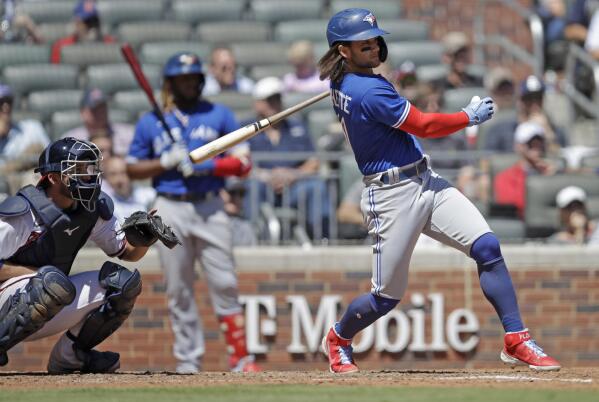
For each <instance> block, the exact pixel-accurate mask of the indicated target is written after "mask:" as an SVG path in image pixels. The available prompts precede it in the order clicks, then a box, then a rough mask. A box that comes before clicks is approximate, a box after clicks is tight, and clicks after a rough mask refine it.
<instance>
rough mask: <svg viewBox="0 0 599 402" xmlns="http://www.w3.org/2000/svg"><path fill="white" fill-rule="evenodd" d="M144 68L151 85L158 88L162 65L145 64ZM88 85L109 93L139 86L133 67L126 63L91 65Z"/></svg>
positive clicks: (88, 70) (88, 73)
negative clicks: (132, 70)
mask: <svg viewBox="0 0 599 402" xmlns="http://www.w3.org/2000/svg"><path fill="white" fill-rule="evenodd" d="M142 69H143V72H144V73H145V75H146V77H147V79H148V82H149V83H150V85H151V86H152V87H153V88H156V89H158V87H159V85H160V74H161V73H160V70H161V68H160V66H157V65H144V66H142ZM87 86H88V87H89V88H100V89H101V90H102V91H104V92H106V93H107V94H113V93H114V92H117V91H126V90H129V89H137V88H139V85H138V84H137V81H136V80H135V77H134V76H133V73H132V72H131V68H130V67H129V65H128V64H126V63H121V64H104V65H97V66H90V67H89V68H88V69H87Z"/></svg>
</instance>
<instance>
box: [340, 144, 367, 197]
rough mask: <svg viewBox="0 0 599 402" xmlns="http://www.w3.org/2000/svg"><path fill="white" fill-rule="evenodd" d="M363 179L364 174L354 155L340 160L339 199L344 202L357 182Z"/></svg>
mask: <svg viewBox="0 0 599 402" xmlns="http://www.w3.org/2000/svg"><path fill="white" fill-rule="evenodd" d="M361 178H362V173H361V172H360V170H359V169H358V166H357V165H356V159H355V157H354V155H346V156H343V157H341V159H340V160H339V199H340V200H342V199H343V197H345V194H347V191H348V190H349V189H350V188H351V186H352V184H354V183H355V182H356V181H357V180H360V179H361Z"/></svg>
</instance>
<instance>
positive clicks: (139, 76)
mask: <svg viewBox="0 0 599 402" xmlns="http://www.w3.org/2000/svg"><path fill="white" fill-rule="evenodd" d="M121 53H122V55H123V57H124V58H125V61H126V62H127V64H129V67H130V68H131V71H132V72H133V75H134V76H135V79H136V80H137V83H138V84H139V86H140V88H141V89H142V90H143V91H144V93H145V94H146V97H147V98H148V101H150V105H151V106H152V109H153V112H154V114H155V115H156V117H157V118H158V120H160V123H161V124H162V127H164V129H165V130H166V133H167V134H168V136H169V138H170V139H171V141H172V142H177V141H176V140H175V137H173V134H172V133H171V129H170V127H169V126H168V124H166V120H165V119H164V114H162V110H161V109H160V106H158V102H156V98H154V92H153V91H152V86H151V85H150V83H149V82H148V79H147V78H146V75H145V74H144V72H143V70H142V69H141V64H140V63H139V60H138V59H137V56H135V52H134V51H133V48H132V47H131V45H129V44H128V43H124V44H123V45H122V46H121Z"/></svg>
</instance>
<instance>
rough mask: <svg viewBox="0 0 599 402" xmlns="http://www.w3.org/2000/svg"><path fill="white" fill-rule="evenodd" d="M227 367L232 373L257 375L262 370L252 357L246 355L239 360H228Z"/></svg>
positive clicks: (232, 358)
mask: <svg viewBox="0 0 599 402" xmlns="http://www.w3.org/2000/svg"><path fill="white" fill-rule="evenodd" d="M229 367H231V372H233V373H259V372H261V371H262V368H261V367H260V366H258V365H257V364H256V362H255V358H254V355H247V356H245V357H242V358H241V359H235V358H234V357H231V358H229Z"/></svg>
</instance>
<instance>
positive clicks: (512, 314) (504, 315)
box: [470, 233, 524, 332]
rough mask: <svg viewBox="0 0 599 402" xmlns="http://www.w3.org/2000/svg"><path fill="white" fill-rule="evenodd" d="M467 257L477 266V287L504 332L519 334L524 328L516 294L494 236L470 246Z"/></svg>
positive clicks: (489, 234)
mask: <svg viewBox="0 0 599 402" xmlns="http://www.w3.org/2000/svg"><path fill="white" fill-rule="evenodd" d="M470 256H471V257H472V258H473V259H474V260H475V261H476V262H477V264H478V277H479V279H480V287H481V288H482V290H483V293H484V295H485V297H486V298H487V300H489V302H490V303H491V304H492V305H493V307H494V308H495V311H496V312H497V315H499V318H500V319H501V324H502V325H503V328H504V330H505V332H518V331H522V330H523V329H524V324H523V323H522V318H521V317H520V310H519V308H518V300H517V298H516V292H515V291H514V285H513V284H512V279H511V278H510V273H509V272H508V270H507V266H506V265H505V261H504V260H503V256H502V255H501V248H500V246H499V241H498V240H497V237H495V235H494V234H493V233H486V234H484V235H482V236H481V237H479V238H478V239H477V240H476V241H475V242H474V244H473V245H472V249H471V250H470Z"/></svg>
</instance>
